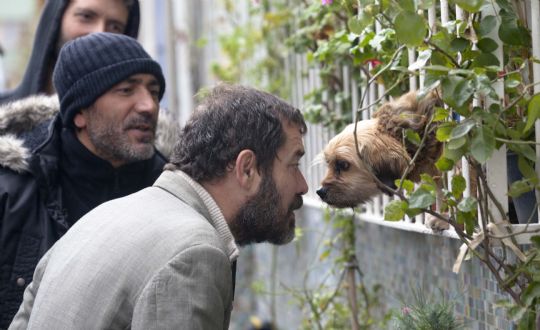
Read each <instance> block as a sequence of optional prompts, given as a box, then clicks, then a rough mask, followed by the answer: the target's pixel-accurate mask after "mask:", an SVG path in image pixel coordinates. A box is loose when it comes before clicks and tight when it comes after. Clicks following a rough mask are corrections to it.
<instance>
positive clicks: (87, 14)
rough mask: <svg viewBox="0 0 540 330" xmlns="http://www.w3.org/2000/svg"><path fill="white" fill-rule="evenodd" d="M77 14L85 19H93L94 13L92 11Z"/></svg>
mask: <svg viewBox="0 0 540 330" xmlns="http://www.w3.org/2000/svg"><path fill="white" fill-rule="evenodd" d="M76 16H77V17H79V18H80V19H83V20H90V19H92V15H91V14H90V13H77V14H76Z"/></svg>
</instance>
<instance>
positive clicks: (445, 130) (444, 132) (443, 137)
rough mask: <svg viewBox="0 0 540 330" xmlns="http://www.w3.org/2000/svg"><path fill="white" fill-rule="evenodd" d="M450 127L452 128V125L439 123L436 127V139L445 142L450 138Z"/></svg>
mask: <svg viewBox="0 0 540 330" xmlns="http://www.w3.org/2000/svg"><path fill="white" fill-rule="evenodd" d="M452 129H453V126H450V125H447V126H443V125H441V126H440V127H439V128H438V129H437V133H436V134H435V136H436V137H437V140H438V141H441V142H445V141H448V140H450V136H451V135H452Z"/></svg>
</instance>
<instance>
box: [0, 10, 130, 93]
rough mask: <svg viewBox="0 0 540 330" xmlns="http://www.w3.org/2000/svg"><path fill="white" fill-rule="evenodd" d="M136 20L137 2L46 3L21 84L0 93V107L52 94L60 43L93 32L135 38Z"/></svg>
mask: <svg viewBox="0 0 540 330" xmlns="http://www.w3.org/2000/svg"><path fill="white" fill-rule="evenodd" d="M139 20H140V9H139V1H138V0H48V1H47V2H46V3H45V6H44V8H43V11H42V14H41V17H40V20H39V23H38V26H37V29H36V34H35V37H34V44H33V46H32V53H31V55H30V60H29V62H28V65H27V67H26V70H25V73H24V75H23V78H22V81H21V83H20V84H19V85H18V86H17V87H16V88H15V89H13V90H10V91H7V92H4V93H0V104H4V103H6V102H10V101H15V100H19V99H23V98H26V97H28V96H30V95H35V94H47V95H52V94H54V87H53V84H52V72H53V68H54V65H55V63H56V60H57V57H58V53H59V51H60V48H61V47H62V45H63V44H64V43H66V42H67V41H69V40H72V39H74V38H76V37H80V36H83V35H86V34H89V33H93V32H112V33H123V34H125V35H128V36H131V37H133V38H137V35H138V33H139ZM6 51H8V50H6Z"/></svg>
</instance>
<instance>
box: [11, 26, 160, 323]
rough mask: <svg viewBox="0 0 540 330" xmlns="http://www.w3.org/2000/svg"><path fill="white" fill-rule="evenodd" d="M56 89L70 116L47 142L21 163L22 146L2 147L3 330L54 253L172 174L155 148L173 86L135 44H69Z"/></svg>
mask: <svg viewBox="0 0 540 330" xmlns="http://www.w3.org/2000/svg"><path fill="white" fill-rule="evenodd" d="M53 82H54V85H55V88H56V90H57V91H58V98H59V100H60V113H59V115H58V116H56V117H55V119H54V120H53V121H52V123H51V125H50V126H49V132H48V134H47V138H46V139H45V141H44V142H43V143H41V145H40V146H39V147H38V148H36V149H35V150H33V151H32V152H31V154H29V155H27V157H26V158H22V160H20V161H18V162H11V163H10V157H13V155H14V154H15V152H14V151H13V149H15V147H16V144H17V140H15V139H13V141H12V144H11V145H10V143H9V141H7V140H6V139H4V140H2V143H0V155H3V157H0V158H2V160H1V161H0V234H1V236H0V250H1V251H2V253H1V254H0V272H1V273H0V278H1V281H0V328H2V329H5V328H6V327H7V325H9V323H10V322H11V320H12V318H13V316H14V315H15V313H16V312H17V309H18V308H19V305H20V303H21V301H22V298H23V292H24V290H25V288H26V287H27V286H28V284H29V283H30V282H31V281H32V274H33V273H34V269H35V267H36V265H37V263H38V261H39V259H40V258H41V257H42V256H43V255H44V254H45V252H46V251H47V250H48V249H49V248H50V247H51V246H53V244H54V243H55V242H56V241H57V240H58V239H59V238H60V237H61V236H62V235H64V233H66V231H67V230H68V229H69V228H70V227H71V226H72V225H73V224H74V223H75V222H76V221H77V220H78V219H79V218H80V217H81V216H83V215H84V214H85V213H87V212H88V211H90V210H91V209H93V208H94V207H96V206H97V205H99V204H101V203H103V202H105V201H108V200H111V199H114V198H119V197H123V196H126V195H128V194H131V193H133V192H136V191H138V190H140V189H142V188H145V187H148V186H151V185H152V184H153V183H154V181H155V180H156V179H157V178H158V176H159V175H160V174H161V172H162V170H163V166H164V165H165V164H166V159H165V157H163V156H162V155H161V154H160V153H159V152H157V151H156V149H155V147H154V136H155V130H156V122H157V119H158V111H159V100H160V99H161V97H162V96H163V93H164V91H165V80H164V77H163V73H162V71H161V67H160V66H159V64H158V63H157V62H155V61H154V60H152V59H151V58H150V56H149V55H148V54H147V53H146V52H145V51H144V49H143V48H142V46H141V45H140V44H139V43H138V42H137V41H136V40H135V39H133V38H131V37H128V36H125V35H122V34H112V33H94V34H89V35H87V36H84V37H80V38H77V39H75V40H73V41H70V42H68V43H67V44H66V45H65V46H64V47H63V48H62V50H61V52H60V55H59V59H58V62H57V64H56V66H55V70H54V74H53ZM10 146H13V148H12V149H11V152H10V148H9V147H10ZM11 160H12V159H11ZM11 165H13V166H11Z"/></svg>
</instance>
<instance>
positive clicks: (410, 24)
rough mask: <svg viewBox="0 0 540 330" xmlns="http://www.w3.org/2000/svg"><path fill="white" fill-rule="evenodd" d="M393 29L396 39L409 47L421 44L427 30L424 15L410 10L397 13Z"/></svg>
mask: <svg viewBox="0 0 540 330" xmlns="http://www.w3.org/2000/svg"><path fill="white" fill-rule="evenodd" d="M394 29H395V31H396V37H397V38H398V40H399V41H400V42H402V43H404V44H406V45H407V46H409V47H416V46H420V45H422V43H423V42H424V37H425V36H426V34H427V31H428V29H427V24H426V20H425V19H424V17H422V16H420V15H418V14H416V13H414V12H410V11H402V12H401V13H399V15H397V17H396V19H395V20H394Z"/></svg>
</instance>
